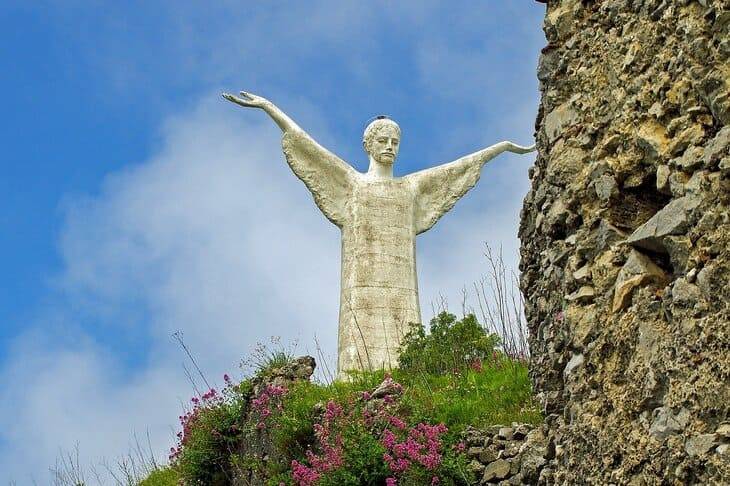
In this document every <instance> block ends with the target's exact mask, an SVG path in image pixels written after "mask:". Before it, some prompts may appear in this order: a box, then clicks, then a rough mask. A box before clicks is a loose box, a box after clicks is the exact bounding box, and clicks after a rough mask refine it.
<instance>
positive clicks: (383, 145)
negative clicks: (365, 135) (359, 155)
mask: <svg viewBox="0 0 730 486" xmlns="http://www.w3.org/2000/svg"><path fill="white" fill-rule="evenodd" d="M399 146H400V134H399V132H398V129H397V128H396V127H394V126H393V125H390V124H388V125H383V126H382V127H379V128H378V130H377V132H376V133H375V136H374V137H373V138H372V140H371V141H370V143H369V144H368V146H367V147H366V150H367V152H368V154H370V156H371V157H372V158H373V159H375V160H376V161H377V162H379V163H381V164H392V163H393V162H395V158H396V157H398V147H399Z"/></svg>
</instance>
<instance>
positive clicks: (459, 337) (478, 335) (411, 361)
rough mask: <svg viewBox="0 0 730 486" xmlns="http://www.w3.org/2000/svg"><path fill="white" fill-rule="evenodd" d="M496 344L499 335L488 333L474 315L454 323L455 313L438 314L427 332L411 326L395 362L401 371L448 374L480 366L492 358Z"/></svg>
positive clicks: (419, 326) (498, 340) (422, 328)
mask: <svg viewBox="0 0 730 486" xmlns="http://www.w3.org/2000/svg"><path fill="white" fill-rule="evenodd" d="M499 342H500V339H499V336H497V335H496V334H490V333H489V332H487V330H486V329H485V328H484V327H483V326H482V325H481V324H479V322H478V321H477V319H476V317H475V316H474V314H468V315H466V316H464V318H463V319H461V320H457V319H456V316H455V315H454V314H449V313H448V312H441V313H440V314H439V315H437V316H436V317H434V318H433V319H431V323H430V329H429V332H428V333H426V330H425V329H424V327H423V326H421V325H420V324H411V327H410V329H409V331H408V333H407V334H406V335H405V337H404V338H403V341H402V342H401V353H400V357H399V359H398V362H399V365H400V368H401V369H402V370H404V371H425V372H428V373H431V374H443V373H449V372H453V371H454V370H463V369H465V368H467V367H473V366H481V364H482V363H483V362H484V361H487V360H490V359H492V357H493V356H494V354H495V348H496V347H497V346H498V345H499Z"/></svg>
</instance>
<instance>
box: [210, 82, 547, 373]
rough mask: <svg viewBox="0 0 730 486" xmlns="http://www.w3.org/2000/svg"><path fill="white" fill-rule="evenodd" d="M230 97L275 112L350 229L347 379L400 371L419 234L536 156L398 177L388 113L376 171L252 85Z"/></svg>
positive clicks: (371, 146) (376, 149)
mask: <svg viewBox="0 0 730 486" xmlns="http://www.w3.org/2000/svg"><path fill="white" fill-rule="evenodd" d="M223 97H224V98H225V99H227V100H228V101H231V102H233V103H236V104H238V105H241V106H244V107H249V108H260V109H262V110H263V111H264V112H266V113H267V114H268V115H269V116H270V117H271V118H272V119H273V120H274V122H276V124H277V125H278V126H279V128H281V130H282V131H283V132H284V135H283V139H282V145H283V149H284V154H285V155H286V160H287V162H288V163H289V167H291V169H292V171H294V173H295V174H296V176H297V177H299V179H301V180H302V181H303V182H304V184H305V185H306V186H307V188H308V189H309V190H310V191H311V193H312V195H313V196H314V201H315V203H316V204H317V206H318V207H319V209H320V210H321V211H322V212H323V213H324V215H325V216H326V217H327V219H329V220H330V221H331V222H332V223H334V224H335V225H336V226H337V227H338V228H340V230H341V231H342V269H341V287H340V318H339V331H338V359H337V371H338V377H340V378H345V377H346V376H345V375H346V372H347V371H350V370H366V369H370V370H373V369H380V368H385V369H391V368H393V367H396V366H397V363H398V348H399V345H400V342H401V340H402V338H403V336H404V335H405V333H406V332H407V331H408V326H409V324H410V323H420V322H421V312H420V308H419V302H418V283H417V279H416V245H415V243H416V235H418V234H420V233H423V232H424V231H426V230H428V229H429V228H431V227H432V226H433V225H434V224H435V223H436V221H438V220H439V218H441V216H443V215H444V214H445V213H446V212H447V211H449V210H450V209H451V208H452V207H453V206H454V204H456V201H458V200H459V199H460V198H461V197H462V196H463V195H464V194H466V192H467V191H468V190H469V189H471V188H472V187H474V185H475V184H476V183H477V181H478V180H479V175H480V171H481V168H482V166H483V165H484V164H485V163H486V162H488V161H489V160H490V159H492V158H494V157H496V156H497V155H499V154H501V153H502V152H505V151H509V152H514V153H519V154H524V153H528V152H532V151H533V150H535V146H534V145H533V146H531V147H521V146H519V145H516V144H514V143H512V142H500V143H497V144H495V145H492V146H491V147H487V148H485V149H483V150H479V151H478V152H474V153H473V154H470V155H467V156H465V157H462V158H460V159H458V160H456V161H454V162H450V163H447V164H443V165H440V166H437V167H433V168H431V169H426V170H422V171H419V172H415V173H413V174H409V175H407V176H405V177H393V164H394V162H395V159H396V157H397V156H398V146H399V143H400V135H401V132H400V127H399V126H398V124H396V123H395V122H394V121H393V120H391V119H388V118H386V117H378V118H377V119H376V120H375V121H373V122H372V123H370V124H369V125H368V126H367V128H366V129H365V134H364V136H363V147H364V149H365V152H367V154H368V158H369V159H370V167H369V169H368V171H367V173H365V174H362V173H360V172H358V171H356V170H355V169H354V168H352V166H350V165H349V164H348V163H346V162H345V161H343V160H342V159H340V158H339V157H337V156H336V155H335V154H333V153H331V152H330V151H328V150H327V149H325V148H324V147H322V146H321V145H319V144H318V143H317V142H316V141H315V140H314V139H312V137H310V136H309V135H308V134H307V133H306V132H305V131H304V130H302V129H301V128H300V127H299V126H298V125H297V124H296V123H295V122H294V121H293V120H292V119H291V118H289V117H288V116H287V115H286V114H285V113H284V112H283V111H281V110H280V109H279V108H278V107H277V106H275V105H274V104H273V103H271V102H270V101H269V100H267V99H265V98H262V97H260V96H256V95H253V94H251V93H247V92H244V91H241V92H240V96H234V95H231V94H228V93H225V94H223Z"/></svg>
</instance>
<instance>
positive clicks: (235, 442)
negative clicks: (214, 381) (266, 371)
mask: <svg viewBox="0 0 730 486" xmlns="http://www.w3.org/2000/svg"><path fill="white" fill-rule="evenodd" d="M211 392H214V393H211ZM249 394H250V382H249V381H248V380H245V381H243V382H241V383H240V384H239V385H236V386H229V387H227V388H226V389H225V391H224V393H223V394H219V393H215V390H210V391H209V392H208V393H206V394H204V395H203V397H202V399H197V398H195V399H193V400H195V401H194V402H193V403H194V406H193V409H192V410H191V411H189V412H188V413H186V414H185V415H184V416H182V417H181V423H182V426H183V431H182V433H181V436H180V437H181V440H180V443H179V445H178V449H177V452H176V453H173V456H174V457H173V467H174V469H175V470H176V472H177V473H178V474H179V476H180V478H181V479H182V480H183V482H184V484H206V485H208V484H210V485H215V484H227V481H229V480H230V477H231V470H232V467H231V462H230V460H231V458H232V457H234V456H235V453H236V451H237V449H238V446H239V443H240V439H241V428H242V426H243V424H242V422H241V418H242V415H243V410H244V408H245V406H246V400H247V398H248V396H249Z"/></svg>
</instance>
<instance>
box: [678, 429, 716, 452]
mask: <svg viewBox="0 0 730 486" xmlns="http://www.w3.org/2000/svg"><path fill="white" fill-rule="evenodd" d="M716 445H717V437H716V436H715V434H700V435H696V436H694V437H690V438H689V439H687V442H686V443H685V444H684V449H685V450H686V451H687V454H689V455H690V456H701V455H704V454H707V453H708V452H710V450H712V448H713V447H715V446H716Z"/></svg>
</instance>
